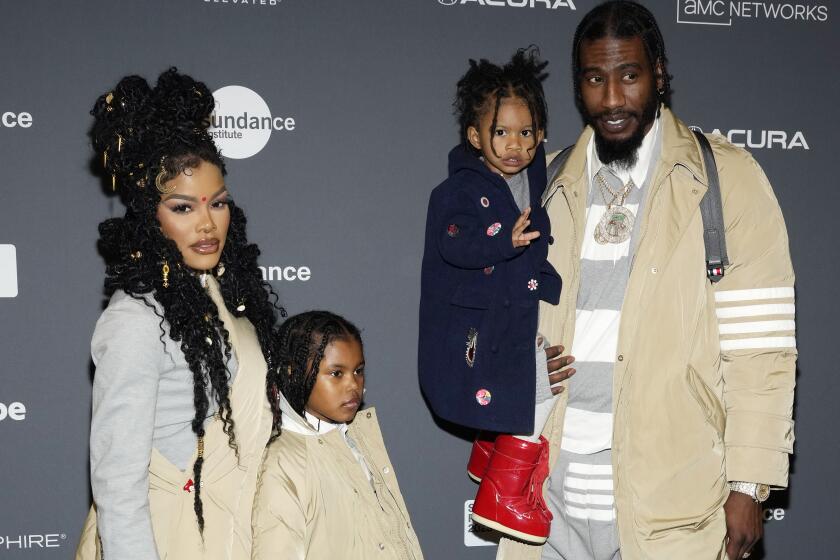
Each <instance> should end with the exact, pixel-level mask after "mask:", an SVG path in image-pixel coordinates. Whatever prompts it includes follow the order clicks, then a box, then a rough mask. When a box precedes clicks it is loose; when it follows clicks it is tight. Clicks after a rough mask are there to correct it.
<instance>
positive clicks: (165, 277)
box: [161, 262, 169, 288]
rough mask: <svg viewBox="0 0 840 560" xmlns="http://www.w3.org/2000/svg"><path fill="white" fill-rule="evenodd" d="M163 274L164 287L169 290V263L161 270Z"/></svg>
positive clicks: (164, 264) (165, 263)
mask: <svg viewBox="0 0 840 560" xmlns="http://www.w3.org/2000/svg"><path fill="white" fill-rule="evenodd" d="M161 273H162V275H163V287H164V288H168V287H169V263H168V262H164V263H163V268H162V269H161Z"/></svg>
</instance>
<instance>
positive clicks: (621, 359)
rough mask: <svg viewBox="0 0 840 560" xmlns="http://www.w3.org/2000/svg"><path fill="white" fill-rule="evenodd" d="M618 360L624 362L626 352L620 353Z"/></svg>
mask: <svg viewBox="0 0 840 560" xmlns="http://www.w3.org/2000/svg"><path fill="white" fill-rule="evenodd" d="M618 361H619V362H623V361H624V354H619V355H618Z"/></svg>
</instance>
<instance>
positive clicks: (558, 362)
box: [545, 344, 576, 395]
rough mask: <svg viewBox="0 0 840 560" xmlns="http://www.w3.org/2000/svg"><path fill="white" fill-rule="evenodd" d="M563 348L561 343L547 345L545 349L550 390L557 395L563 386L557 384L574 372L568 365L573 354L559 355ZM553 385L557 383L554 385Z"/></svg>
mask: <svg viewBox="0 0 840 560" xmlns="http://www.w3.org/2000/svg"><path fill="white" fill-rule="evenodd" d="M564 350H565V348H563V346H562V345H559V344H558V345H557V346H549V347H548V348H546V349H545V357H546V358H547V359H548V362H547V363H548V382H549V384H551V392H552V394H554V395H559V394H560V393H562V392H563V386H562V385H557V384H558V383H560V382H561V381H565V380H566V379H568V378H570V377H571V376H573V375H574V374H575V371H576V370H575V369H574V368H570V367H568V366H569V364H571V363H572V362H574V361H575V357H574V356H561V355H560V354H562V353H563V351H564ZM555 385H557V386H556V387H555Z"/></svg>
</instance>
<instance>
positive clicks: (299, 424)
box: [279, 394, 347, 437]
mask: <svg viewBox="0 0 840 560" xmlns="http://www.w3.org/2000/svg"><path fill="white" fill-rule="evenodd" d="M279 399H280V412H281V416H280V422H281V429H282V430H288V431H290V432H293V433H296V434H300V435H303V436H310V437H311V436H317V435H323V434H324V433H327V432H330V431H333V430H320V431H318V430H316V429H315V428H313V427H312V424H310V423H309V422H307V421H306V419H304V418H303V417H302V416H301V415H300V414H298V413H297V412H295V411H294V409H293V408H292V405H291V404H289V401H287V400H286V397H284V396H283V395H282V394H280V396H279ZM334 426H335V428H333V429H337V430H338V431H339V432H341V434H342V435H343V434H344V433H345V432H347V424H334Z"/></svg>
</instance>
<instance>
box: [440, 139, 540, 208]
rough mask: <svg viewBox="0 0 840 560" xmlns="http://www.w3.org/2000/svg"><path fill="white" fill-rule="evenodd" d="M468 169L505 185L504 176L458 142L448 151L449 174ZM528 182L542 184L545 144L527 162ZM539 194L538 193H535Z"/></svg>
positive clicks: (538, 147) (500, 184)
mask: <svg viewBox="0 0 840 560" xmlns="http://www.w3.org/2000/svg"><path fill="white" fill-rule="evenodd" d="M464 170H469V171H473V172H475V173H478V174H479V175H481V176H482V177H484V178H486V179H488V180H490V181H495V182H496V184H497V185H499V186H500V187H501V186H503V187H507V182H506V181H505V179H504V177H502V176H501V175H499V174H497V173H493V172H492V171H490V169H488V168H487V166H486V165H484V162H483V161H481V158H479V157H477V156H476V155H475V154H474V153H473V152H472V150H471V149H469V148H467V146H465V145H464V144H458V145H457V146H455V147H454V148H452V150H450V152H449V176H450V177H452V176H453V175H455V174H456V173H458V172H459V171H464ZM527 170H528V184H529V185H544V184H545V181H546V178H545V144H544V143H542V142H541V143H540V145H539V146H537V150H536V152H535V153H534V159H533V160H531V163H529V164H528V167H527ZM537 196H539V193H538V194H537Z"/></svg>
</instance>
